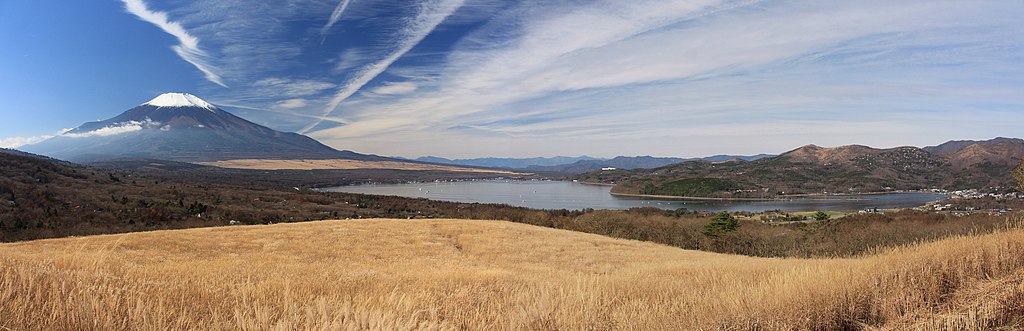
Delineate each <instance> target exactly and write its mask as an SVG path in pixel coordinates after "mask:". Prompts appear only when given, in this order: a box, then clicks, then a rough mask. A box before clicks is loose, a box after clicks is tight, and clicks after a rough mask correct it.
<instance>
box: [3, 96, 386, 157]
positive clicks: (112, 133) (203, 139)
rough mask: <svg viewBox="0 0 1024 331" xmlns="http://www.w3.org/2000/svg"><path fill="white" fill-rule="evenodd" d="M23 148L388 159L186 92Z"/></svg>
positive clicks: (53, 152)
mask: <svg viewBox="0 0 1024 331" xmlns="http://www.w3.org/2000/svg"><path fill="white" fill-rule="evenodd" d="M22 149H23V150H25V151H28V152H32V153H37V154H43V155H47V156H51V157H55V158H60V159H67V160H76V161H90V160H96V159H109V158H112V157H138V158H152V159H165V160H173V161H186V162H192V161H218V160H229V159H244V158H247V159H296V158H307V159H354V160H390V159H388V158H384V157H378V156H373V155H363V154H358V153H354V152H350V151H338V150H335V149H333V148H331V147H328V146H326V145H324V144H321V143H320V142H318V141H316V140H314V139H312V138H309V137H307V136H304V135H300V134H295V133H288V132H280V131H275V130H273V129H270V128H267V127H264V126H261V125H258V124H255V123H252V122H249V121H246V120H245V119H242V118H240V117H238V116H235V115H232V114H231V113H228V112H226V111H224V110H221V109H220V108H217V107H216V106H214V105H212V104H209V103H207V102H205V101H203V100H202V99H199V98H197V97H195V96H193V95H191V94H185V93H165V94H162V95H160V96H158V97H156V98H154V99H153V100H150V101H149V102H146V103H144V104H142V105H139V106H138V107H135V108H132V109H129V110H128V111H125V112H124V113H121V114H120V115H118V116H115V117H113V118H110V119H108V120H104V121H98V122H88V123H85V124H82V125H81V126H79V127H77V128H75V129H73V130H70V131H67V132H66V133H64V134H62V135H60V136H58V137H55V138H52V139H49V140H46V141H43V142H40V143H38V144H34V145H28V146H24V147H22Z"/></svg>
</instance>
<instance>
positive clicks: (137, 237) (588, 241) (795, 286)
mask: <svg viewBox="0 0 1024 331" xmlns="http://www.w3.org/2000/svg"><path fill="white" fill-rule="evenodd" d="M1022 240H1024V232H1022V231H1020V230H1010V231H1008V232H1003V233H996V234H989V235H980V236H975V237H961V238H953V239H948V240H943V241H939V242H934V243H929V244H923V245H918V246H911V247H906V248H900V249H895V250H890V251H883V252H881V253H878V254H876V255H870V256H865V257H861V258H854V259H811V260H807V259H764V258H752V257H742V256H732V255H722V254H714V253H704V252H697V251H687V250H681V249H676V248H671V247H667V246H660V245H656V244H650V243H644V242H637V241H629V240H620V239H611V238H607V237H601V236H596V235H589V234H582V233H575V232H569V231H564V230H554V229H545V228H539V227H533V226H528V225H522V224H513V223H506V222H497V221H472V220H462V221H457V220H430V221H407V220H359V221H323V222H311V223H302V224H277V225H271V226H242V227H220V228H204V229H191V230H173V231H154V232H143V233H132V234H123V235H107V236H94V237H82V238H67V239H51V240H41V241H33V242H23V243H13V244H0V279H2V280H0V297H2V298H5V299H4V300H2V301H0V313H2V314H3V316H5V318H4V319H2V320H0V327H2V328H5V329H150V328H170V329H180V330H184V329H204V330H210V329H214V330H227V329H261V330H266V329H289V330H295V329H339V330H458V329H466V330H480V329H501V330H524V329H545V330H553V329H561V330H567V329H572V330H580V329H644V330H675V329H733V330H739V329H849V330H857V329H871V328H884V329H940V328H950V327H952V328H955V329H960V330H972V329H978V330H980V329H994V328H1005V329H1012V328H1017V327H1021V326H1022V323H1024V320H1022V319H1021V317H1020V316H1021V315H1020V312H1021V310H1020V309H1021V307H1022V304H1024V274H1022V273H1021V272H1020V270H1021V268H1024V247H1022V246H1021V245H1019V244H1017V243H1020V242H1022ZM523 247H529V248H530V249H523ZM780 307H785V309H779V308H780Z"/></svg>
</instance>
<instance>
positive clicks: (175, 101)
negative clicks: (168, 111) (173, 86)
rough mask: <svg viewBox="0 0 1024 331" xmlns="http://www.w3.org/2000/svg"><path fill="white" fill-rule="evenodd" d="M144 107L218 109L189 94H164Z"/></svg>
mask: <svg viewBox="0 0 1024 331" xmlns="http://www.w3.org/2000/svg"><path fill="white" fill-rule="evenodd" d="M143 105H150V106H157V107H199V108H204V109H209V110H213V109H214V108H216V107H214V106H213V105H212V104H210V103H209V102H206V101H204V100H203V99H200V98H199V97H197V96H194V95H191V94H188V93H164V94H161V95H159V96H157V97H156V98H153V100H149V101H148V102H146V103H144V104H143Z"/></svg>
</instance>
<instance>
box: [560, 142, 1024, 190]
mask: <svg viewBox="0 0 1024 331" xmlns="http://www.w3.org/2000/svg"><path fill="white" fill-rule="evenodd" d="M928 149H930V150H933V151H936V152H935V153H931V152H929V151H928V150H926V149H923V148H918V147H909V146H907V147H895V148H885V149H878V148H871V147H868V146H862V145H848V146H840V147H832V148H827V147H821V146H816V145H807V146H803V147H800V148H797V149H794V150H792V151H789V152H786V153H783V154H782V155H779V156H777V157H772V158H765V159H760V160H756V161H750V162H729V163H710V162H685V163H680V164H674V165H669V166H665V167H661V168H656V169H649V170H631V171H617V172H612V173H607V172H606V173H589V174H584V175H580V176H577V177H575V178H574V179H577V180H580V181H587V182H603V183H615V184H616V187H615V189H614V191H615V192H617V193H626V194H652V195H677V196H689V195H696V196H713V197H721V198H729V197H758V198H762V197H764V198H767V197H776V196H780V195H789V194H812V193H822V192H831V193H836V192H839V193H858V192H878V191H888V190H914V189H927V188H945V189H972V188H973V189H987V190H1004V189H1006V188H1009V187H1013V186H1014V183H1015V181H1014V179H1013V178H1012V176H1010V171H1011V170H1012V169H1013V168H1014V167H1015V166H1016V165H1017V164H1018V163H1019V162H1020V161H1021V159H1022V158H1024V140H1021V139H1008V138H997V139H993V140H988V141H973V142H950V143H947V144H943V145H940V146H935V147H928Z"/></svg>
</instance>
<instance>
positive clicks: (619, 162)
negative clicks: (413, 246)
mask: <svg viewBox="0 0 1024 331" xmlns="http://www.w3.org/2000/svg"><path fill="white" fill-rule="evenodd" d="M770 156H772V155H769V154H758V155H749V156H748V155H715V156H709V157H703V158H678V157H654V156H616V157H614V158H611V159H604V158H595V157H590V156H586V155H583V156H577V157H572V156H555V157H534V158H477V159H458V160H451V159H446V158H441V157H434V156H424V157H420V158H417V159H416V161H421V162H430V163H440V164H452V165H462V166H476V167H490V168H507V169H515V170H527V171H535V172H561V173H584V172H590V171H594V170H601V169H602V168H618V169H646V168H657V167H662V166H666V165H669V164H673V163H680V162H687V161H695V160H706V161H711V162H719V161H725V160H730V159H740V160H747V161H753V160H757V159H760V158H764V157H770Z"/></svg>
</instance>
